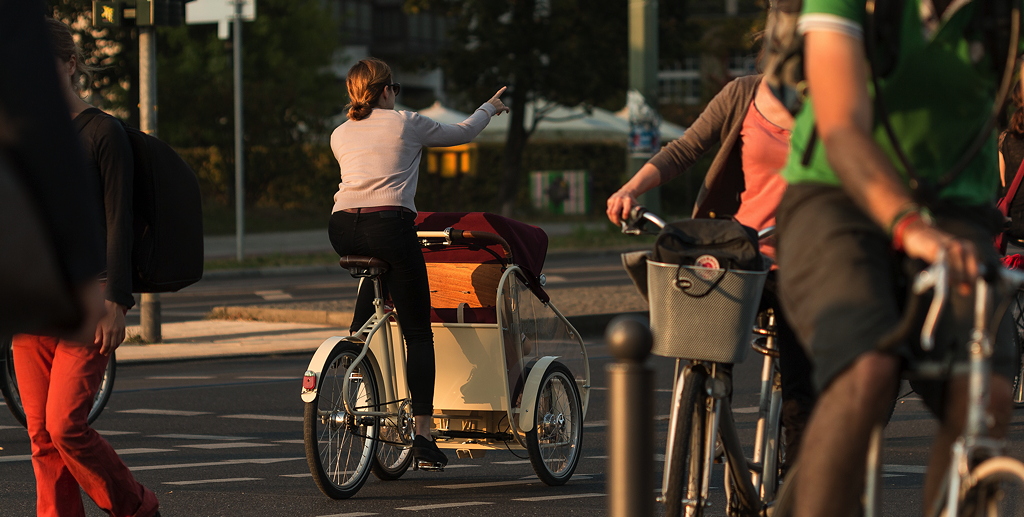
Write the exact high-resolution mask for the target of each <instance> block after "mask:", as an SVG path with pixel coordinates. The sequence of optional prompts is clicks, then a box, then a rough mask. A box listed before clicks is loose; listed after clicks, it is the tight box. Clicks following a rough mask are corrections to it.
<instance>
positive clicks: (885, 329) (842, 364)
mask: <svg viewBox="0 0 1024 517" xmlns="http://www.w3.org/2000/svg"><path fill="white" fill-rule="evenodd" d="M993 211H994V209H991V208H985V207H957V208H956V209H955V210H937V211H936V221H937V224H938V225H939V226H940V227H942V228H943V229H944V230H946V231H948V232H950V233H953V234H955V235H958V236H961V237H964V238H968V239H971V240H972V241H973V242H974V244H975V246H976V247H977V248H978V250H979V251H980V252H981V254H982V256H983V260H984V261H985V262H986V263H990V264H993V265H995V264H998V255H997V254H996V252H995V249H994V248H993V245H992V236H993V235H995V231H996V228H997V226H996V225H997V224H998V219H996V218H995V217H996V216H995V215H993ZM996 213H997V212H996ZM777 225H778V229H779V232H778V233H779V246H778V259H779V280H780V284H781V289H780V291H781V298H782V304H783V308H784V309H785V311H786V314H787V316H788V318H789V320H790V323H791V325H792V326H793V329H794V331H795V332H796V334H797V336H798V338H799V339H800V341H801V342H802V344H803V345H804V347H805V348H806V349H807V352H808V355H810V356H811V359H812V361H813V363H814V382H815V385H816V387H817V388H818V390H819V391H821V390H823V389H824V388H826V387H827V386H828V385H829V383H831V381H832V379H834V378H835V377H836V376H837V375H838V374H840V373H842V372H843V371H844V370H845V369H846V368H847V367H849V366H850V365H851V364H852V363H853V362H854V361H855V360H856V359H857V358H858V357H859V356H860V355H861V354H863V353H865V352H869V351H872V350H877V349H878V346H879V343H880V342H881V341H882V340H883V338H885V337H887V336H888V335H889V334H890V333H892V332H893V331H894V330H895V328H896V327H897V326H898V324H899V322H900V317H901V314H902V311H903V308H904V305H905V300H906V296H907V295H906V293H907V288H906V285H907V275H906V274H905V273H906V272H907V270H908V263H909V261H908V260H907V258H906V256H905V255H902V254H897V253H895V252H893V251H892V247H891V241H890V239H889V237H888V236H887V235H886V234H885V232H883V231H882V229H881V228H879V227H878V225H877V224H875V223H874V221H872V220H871V219H869V218H868V217H867V216H866V215H865V214H864V212H862V211H861V210H860V209H859V208H858V207H857V206H856V205H855V204H854V203H853V201H852V200H851V199H850V198H849V197H848V196H847V195H846V193H845V192H844V191H843V190H842V189H841V188H839V187H833V186H825V185H792V186H790V187H789V189H788V190H787V191H786V194H785V196H784V197H783V199H782V203H781V204H780V205H779V210H778V215H777ZM950 302H951V303H950V306H949V308H948V309H947V310H946V313H945V314H946V315H947V317H946V318H945V320H944V321H943V324H942V327H940V330H939V332H938V335H937V336H936V338H937V343H936V347H935V351H934V352H933V353H931V354H924V353H922V352H920V348H919V347H915V346H914V343H904V346H900V347H898V348H897V349H896V350H895V353H897V354H898V355H900V356H901V357H904V358H905V359H908V360H911V359H913V358H920V357H922V356H924V355H930V356H933V357H949V351H950V350H953V351H954V352H953V355H954V357H957V358H965V357H966V351H965V347H964V346H963V343H965V342H966V340H967V339H969V337H970V336H969V331H970V328H971V315H972V312H973V301H972V299H969V298H964V297H959V296H956V295H953V294H952V293H951V301H950ZM1014 332H1015V328H1014V327H1013V321H1012V318H1011V317H1010V314H1009V311H1007V314H1006V317H1004V318H1002V320H1001V323H1000V327H999V330H998V332H997V336H996V339H995V346H994V353H993V358H992V366H993V371H994V372H995V373H999V374H1001V375H1004V376H1007V378H1010V379H1012V378H1013V375H1014V373H1015V369H1016V365H1017V361H1018V358H1017V357H1016V347H1015V345H1014ZM956 343H960V345H959V346H956ZM914 388H915V390H917V391H918V392H919V393H921V395H922V396H923V397H925V399H926V402H928V405H929V406H931V407H932V409H933V410H937V409H938V408H939V407H941V406H942V401H941V395H942V394H943V393H944V391H945V389H944V383H941V382H915V383H914Z"/></svg>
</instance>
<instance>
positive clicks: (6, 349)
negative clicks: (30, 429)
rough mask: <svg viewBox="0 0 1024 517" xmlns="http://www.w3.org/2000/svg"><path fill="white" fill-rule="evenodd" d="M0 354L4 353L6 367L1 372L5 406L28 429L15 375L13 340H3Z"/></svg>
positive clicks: (0, 388)
mask: <svg viewBox="0 0 1024 517" xmlns="http://www.w3.org/2000/svg"><path fill="white" fill-rule="evenodd" d="M0 353H3V362H4V367H3V369H2V370H3V371H0V393H3V395H4V404H5V405H6V406H7V409H8V411H10V412H11V415H13V416H14V419H15V420H17V421H18V423H20V424H21V426H22V427H27V425H28V424H27V423H26V420H25V409H24V408H23V407H22V405H21V394H20V393H19V392H18V377H17V375H15V373H14V351H13V349H12V348H11V338H10V337H6V338H3V340H2V342H0Z"/></svg>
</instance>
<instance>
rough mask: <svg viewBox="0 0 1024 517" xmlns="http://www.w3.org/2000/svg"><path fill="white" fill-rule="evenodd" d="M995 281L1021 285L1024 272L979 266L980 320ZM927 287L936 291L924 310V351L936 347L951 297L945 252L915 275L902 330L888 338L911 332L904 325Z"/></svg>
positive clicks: (977, 308)
mask: <svg viewBox="0 0 1024 517" xmlns="http://www.w3.org/2000/svg"><path fill="white" fill-rule="evenodd" d="M996 284H999V285H1001V286H1003V287H1006V288H1012V289H1017V288H1020V287H1021V286H1022V285H1024V272H1021V271H1016V270H1012V269H1006V268H1004V267H998V268H996V271H995V272H994V273H993V274H989V272H988V271H987V268H986V267H985V266H984V265H983V264H982V265H980V266H979V271H978V279H977V280H976V281H975V293H980V295H979V296H976V297H975V321H976V323H977V324H984V321H985V318H986V315H985V314H984V313H985V312H986V310H985V307H984V306H985V304H986V303H987V301H986V300H985V299H984V298H986V297H987V293H988V288H989V287H990V286H994V285H996ZM928 291H934V294H933V295H932V301H931V303H930V304H929V306H928V312H927V313H926V314H925V319H924V324H923V325H922V326H921V348H922V349H923V350H925V351H930V350H932V349H933V348H934V347H935V331H936V329H937V327H938V324H939V319H940V318H941V316H942V311H943V309H944V308H945V306H946V303H947V300H948V298H949V265H948V263H947V262H946V257H945V253H944V252H942V253H940V254H939V257H938V259H937V260H936V261H935V262H934V263H932V265H930V266H928V267H927V268H925V269H924V270H923V271H921V272H920V273H918V274H917V275H916V276H915V277H914V282H913V284H912V293H913V295H914V296H913V298H912V299H911V300H910V302H909V303H908V307H907V312H906V314H905V315H904V318H903V321H901V324H900V329H901V330H899V331H897V332H896V333H895V335H894V336H892V337H891V338H890V339H888V340H886V341H896V340H897V339H898V338H899V337H900V336H903V335H908V334H909V331H907V330H906V329H905V327H906V326H907V322H908V321H909V320H910V319H912V318H913V317H914V313H915V312H916V307H917V303H916V302H917V301H918V297H919V296H921V295H923V294H924V293H926V292H928ZM891 344H895V343H891ZM883 348H884V347H883Z"/></svg>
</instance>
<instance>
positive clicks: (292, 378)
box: [235, 375, 376, 515]
mask: <svg viewBox="0 0 1024 517" xmlns="http://www.w3.org/2000/svg"><path fill="white" fill-rule="evenodd" d="M235 378H236V379H246V380H256V381H297V380H299V379H301V378H302V377H299V376H297V375H289V376H284V375H242V376H240V377H235ZM374 515H376V514H374Z"/></svg>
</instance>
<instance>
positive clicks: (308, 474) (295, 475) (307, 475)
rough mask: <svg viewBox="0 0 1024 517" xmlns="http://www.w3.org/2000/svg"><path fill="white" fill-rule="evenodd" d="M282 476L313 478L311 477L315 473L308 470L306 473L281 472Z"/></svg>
mask: <svg viewBox="0 0 1024 517" xmlns="http://www.w3.org/2000/svg"><path fill="white" fill-rule="evenodd" d="M281 477H283V478H311V477H313V474H312V473H309V472H306V473H304V474H281Z"/></svg>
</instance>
